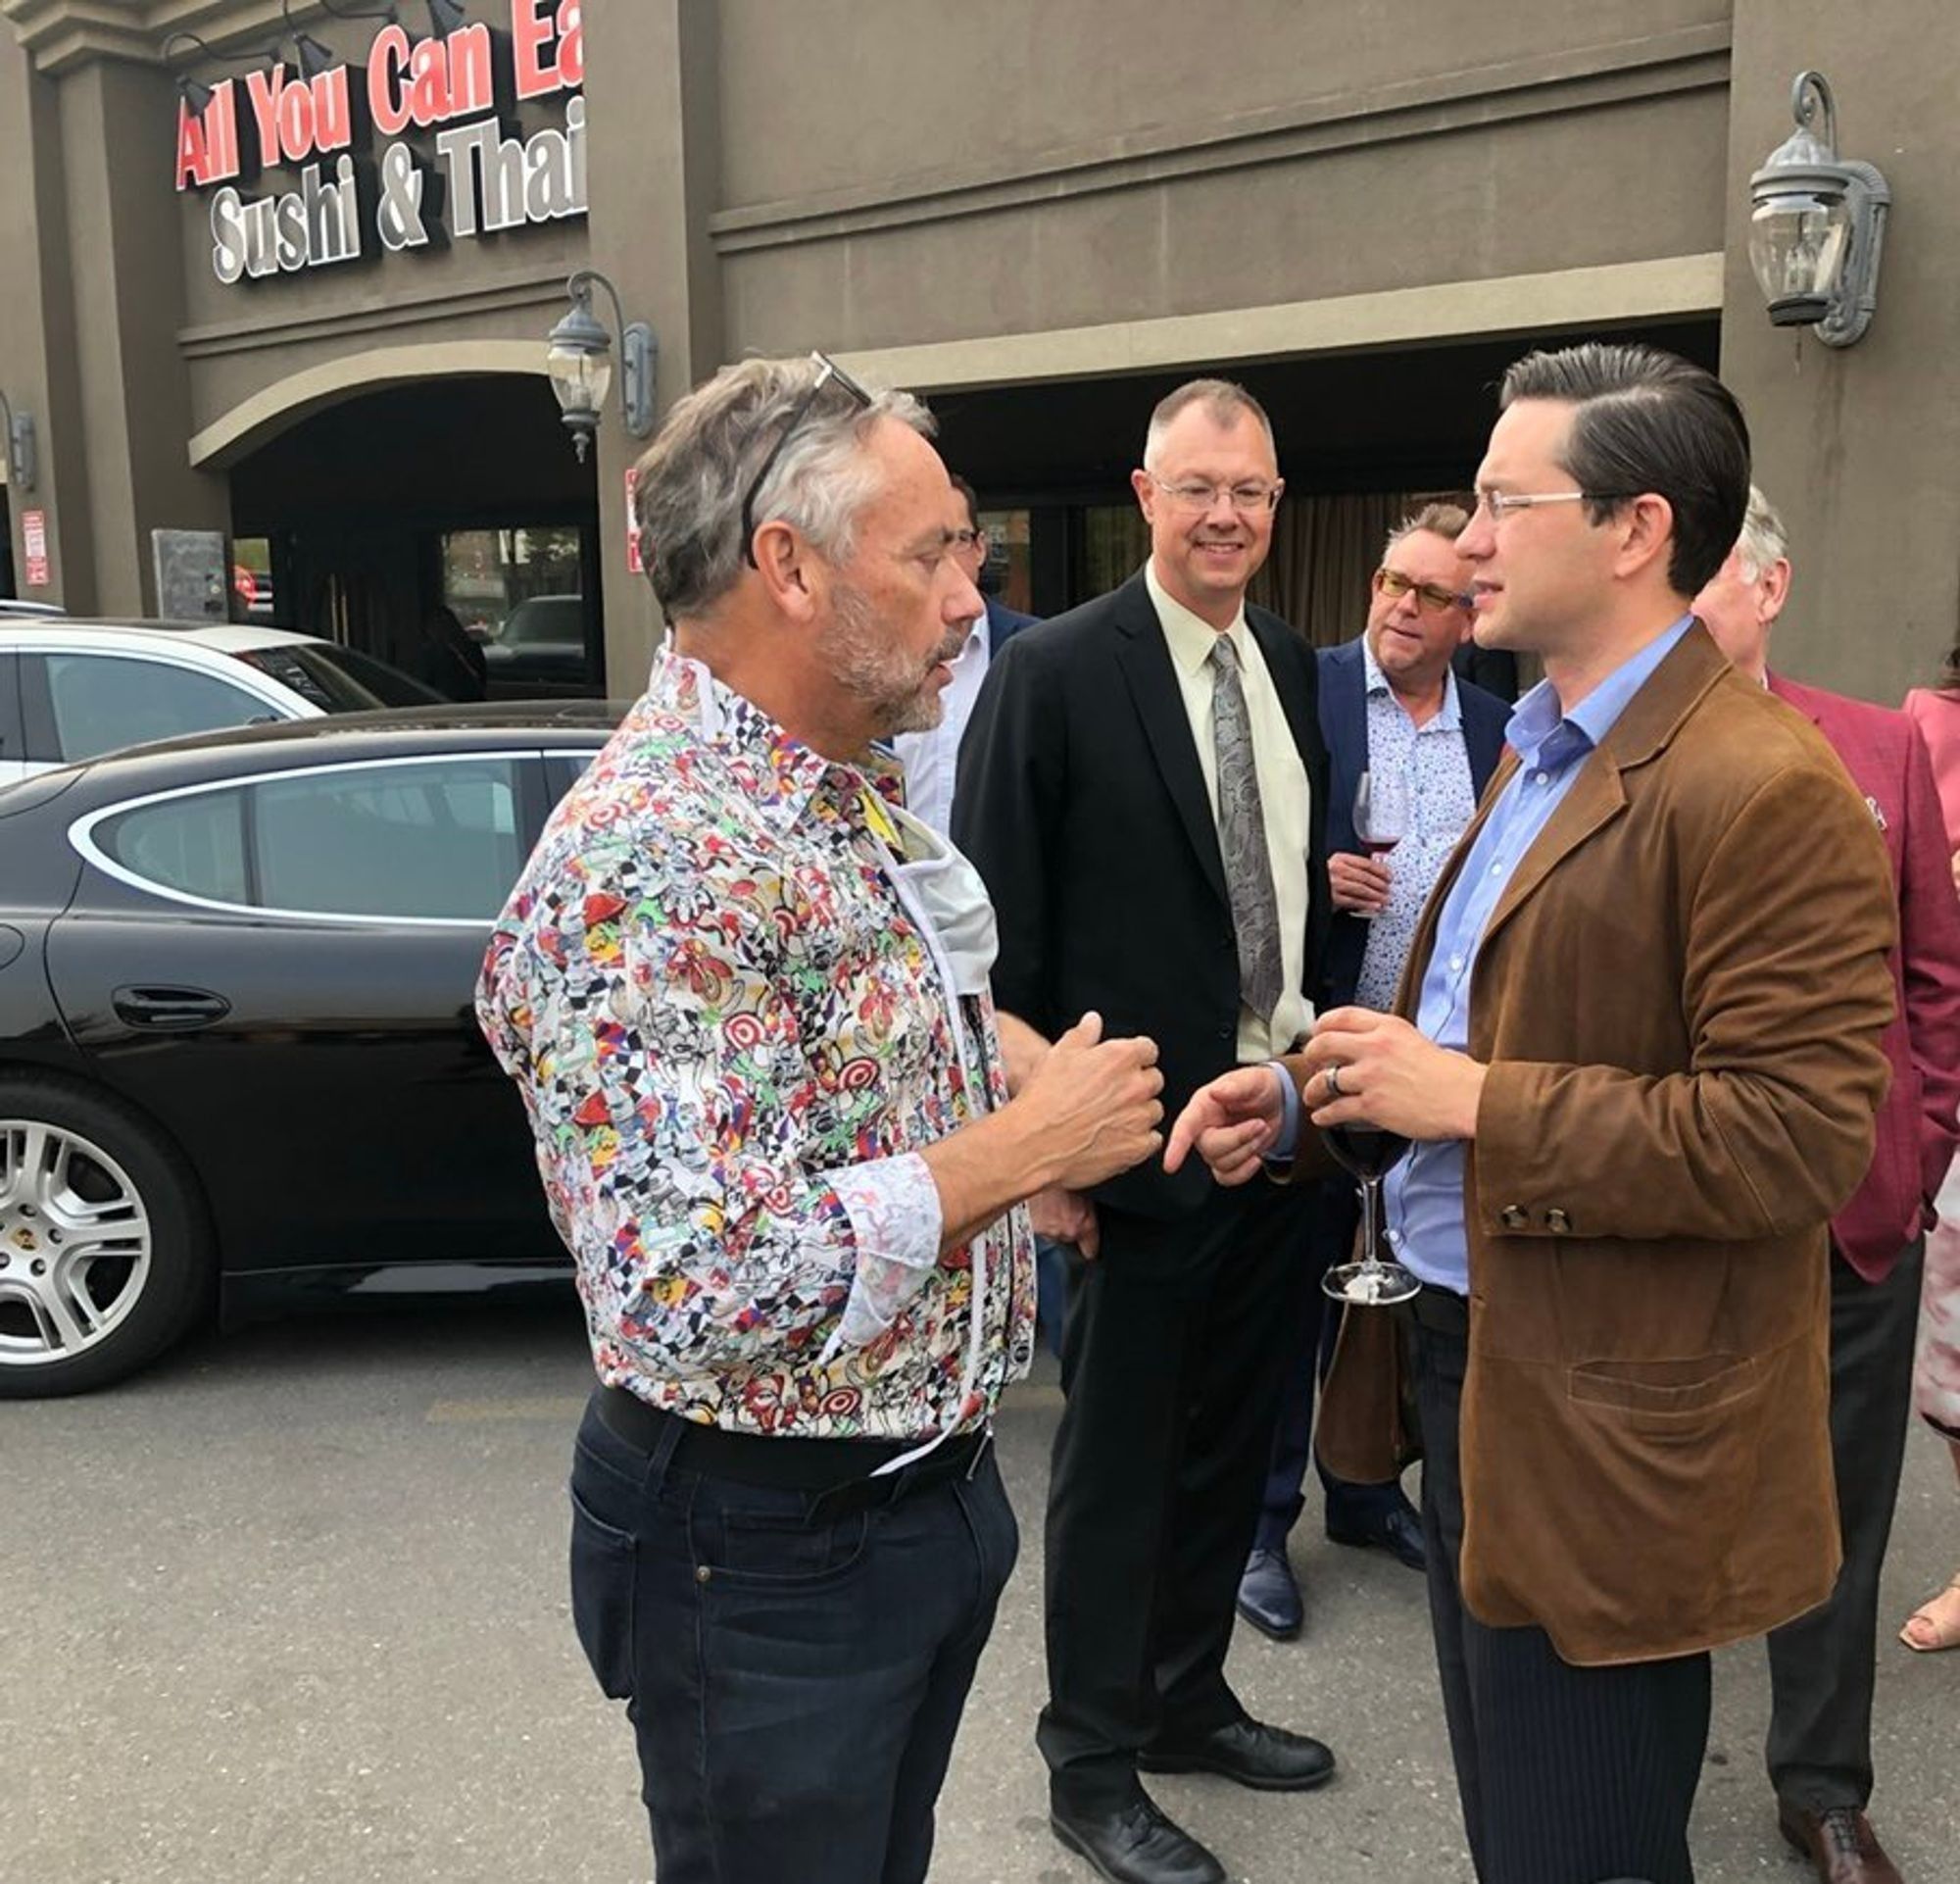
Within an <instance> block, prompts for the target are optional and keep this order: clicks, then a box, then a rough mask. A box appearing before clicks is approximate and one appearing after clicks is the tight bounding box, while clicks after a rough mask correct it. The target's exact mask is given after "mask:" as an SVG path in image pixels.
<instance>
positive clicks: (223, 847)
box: [95, 791, 249, 903]
mask: <svg viewBox="0 0 1960 1884" xmlns="http://www.w3.org/2000/svg"><path fill="white" fill-rule="evenodd" d="M243 796H244V794H243V793H241V792H237V791H221V792H195V793H190V794H186V795H185V796H183V797H181V798H167V799H164V800H162V801H161V802H159V803H157V804H154V805H141V806H138V807H137V808H136V809H135V810H134V811H127V812H123V814H122V815H121V816H120V817H117V818H107V819H105V820H104V821H103V822H102V823H101V824H100V825H98V826H97V827H96V832H95V841H96V843H97V844H98V845H100V846H101V848H102V850H103V851H104V853H105V854H107V855H108V856H110V857H112V858H114V859H115V860H116V862H117V863H119V864H121V865H122V866H123V868H124V869H126V870H128V871H129V872H130V873H131V874H132V875H135V876H140V877H141V878H142V879H143V880H144V881H145V882H146V883H157V884H161V885H162V886H163V887H164V888H165V889H172V890H181V891H183V892H184V893H185V894H186V895H188V896H203V897H209V898H210V899H211V900H212V901H213V902H215V903H243V902H245V901H246V900H247V897H248V893H249V891H248V884H247V881H246V874H245V829H244V820H243V817H242V800H243Z"/></svg>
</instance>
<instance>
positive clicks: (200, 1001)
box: [109, 986, 231, 1033]
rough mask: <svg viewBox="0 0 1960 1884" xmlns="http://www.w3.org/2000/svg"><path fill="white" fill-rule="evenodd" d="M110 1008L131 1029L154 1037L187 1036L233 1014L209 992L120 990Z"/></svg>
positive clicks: (227, 1003)
mask: <svg viewBox="0 0 1960 1884" xmlns="http://www.w3.org/2000/svg"><path fill="white" fill-rule="evenodd" d="M109 1004H110V1006H111V1007H113V1008H114V1009H115V1010H116V1013H117V1016H118V1017H119V1018H121V1019H122V1020H123V1021H125V1022H127V1024H128V1025H130V1026H132V1027H143V1028H146V1029H147V1030H148V1031H149V1032H151V1033H187V1032H189V1031H190V1030H191V1029H192V1028H193V1027H208V1026H210V1025H211V1024H212V1022H213V1021H215V1020H222V1019H223V1018H224V1016H226V1015H227V1014H229V1013H230V1012H231V1003H230V1002H228V1001H227V1000H225V998H224V997H223V996H222V995H221V994H213V993H212V992H211V991H210V990H209V989H208V988H162V987H155V986H145V987H139V988H118V989H117V990H116V992H115V993H114V994H112V995H111V996H110V997H109Z"/></svg>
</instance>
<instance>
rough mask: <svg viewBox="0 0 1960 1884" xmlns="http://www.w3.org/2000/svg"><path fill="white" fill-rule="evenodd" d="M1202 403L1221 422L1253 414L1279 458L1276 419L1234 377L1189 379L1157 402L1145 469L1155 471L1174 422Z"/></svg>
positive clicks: (1146, 441) (1146, 440)
mask: <svg viewBox="0 0 1960 1884" xmlns="http://www.w3.org/2000/svg"><path fill="white" fill-rule="evenodd" d="M1197 405H1202V406H1203V408H1204V410H1205V412H1206V413H1207V414H1208V415H1209V417H1210V418H1211V419H1213V420H1215V421H1217V423H1219V424H1221V425H1230V424H1232V423H1234V422H1235V421H1237V420H1238V418H1239V415H1240V414H1241V413H1250V414H1251V415H1252V417H1253V418H1254V419H1256V420H1257V421H1259V429H1260V430H1261V431H1263V432H1264V433H1265V434H1266V444H1267V445H1268V446H1269V447H1270V448H1271V450H1272V454H1273V458H1274V461H1275V462H1277V461H1278V459H1279V445H1278V443H1277V442H1276V441H1275V439H1274V437H1273V421H1271V420H1270V419H1268V418H1267V417H1266V409H1265V407H1263V406H1262V405H1260V404H1259V402H1258V401H1257V400H1256V399H1254V398H1253V397H1252V395H1251V394H1250V393H1249V392H1248V391H1247V390H1246V388H1245V387H1244V386H1242V385H1240V384H1239V383H1238V381H1237V380H1234V379H1187V380H1186V381H1185V382H1184V384H1183V385H1181V386H1179V387H1177V388H1176V389H1175V390H1174V391H1171V392H1167V393H1165V394H1164V396H1163V397H1162V398H1161V399H1159V400H1158V401H1157V405H1156V410H1155V411H1154V412H1153V413H1152V414H1151V423H1150V429H1149V430H1148V431H1147V432H1145V434H1144V469H1145V470H1146V471H1154V470H1155V469H1156V465H1157V453H1158V452H1159V450H1160V449H1161V448H1162V446H1163V436H1164V433H1165V432H1167V431H1168V430H1169V429H1170V427H1171V421H1173V420H1175V419H1176V418H1177V416H1178V414H1179V413H1181V412H1183V411H1184V409H1185V408H1186V407H1187V406H1197Z"/></svg>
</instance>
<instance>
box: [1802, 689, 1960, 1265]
mask: <svg viewBox="0 0 1960 1884" xmlns="http://www.w3.org/2000/svg"><path fill="white" fill-rule="evenodd" d="M1770 691H1771V692H1772V693H1774V694H1776V695H1777V696H1778V697H1779V698H1780V699H1783V700H1786V701H1788V702H1789V704H1790V705H1791V706H1792V707H1794V708H1795V709H1796V710H1797V712H1798V713H1800V714H1803V715H1804V716H1806V717H1807V718H1808V719H1812V720H1814V721H1815V722H1816V724H1817V729H1818V730H1819V731H1820V732H1821V733H1823V735H1824V737H1825V738H1826V739H1827V740H1829V741H1830V742H1831V745H1832V748H1833V749H1834V750H1835V751H1836V752H1837V754H1838V758H1839V759H1841V760H1842V761H1843V762H1844V769H1845V770H1846V771H1848V772H1849V773H1850V774H1851V782H1852V783H1853V784H1854V785H1856V786H1857V788H1858V790H1859V791H1860V792H1861V793H1862V794H1863V795H1864V800H1865V803H1866V804H1867V805H1868V806H1870V807H1871V811H1872V817H1873V819H1874V821H1875V822H1876V823H1877V824H1878V826H1879V830H1880V833H1881V835H1882V836H1883V837H1884V838H1885V840H1886V852H1887V855H1888V856H1889V857H1890V859H1891V865H1892V882H1893V884H1894V885H1895V886H1896V888H1897V891H1898V916H1899V941H1898V947H1897V948H1896V949H1894V950H1893V951H1892V955H1891V971H1892V983H1893V986H1894V988H1895V989H1896V991H1897V996H1898V1012H1897V1013H1896V1014H1895V1015H1894V1016H1892V1023H1891V1025H1890V1026H1888V1027H1887V1029H1886V1033H1885V1040H1884V1043H1883V1044H1884V1046H1885V1050H1886V1058H1887V1060H1889V1061H1890V1062H1891V1068H1892V1083H1891V1087H1890V1090H1889V1091H1888V1092H1887V1094H1886V1102H1885V1104H1884V1106H1883V1107H1881V1108H1880V1111H1879V1121H1878V1124H1879V1130H1878V1143H1877V1147H1876V1149H1875V1150H1874V1152H1873V1155H1872V1168H1871V1169H1870V1170H1869V1171H1868V1172H1867V1173H1866V1174H1865V1181H1864V1182H1863V1183H1862V1184H1861V1185H1859V1187H1858V1189H1857V1191H1856V1193H1855V1194H1854V1195H1853V1196H1852V1198H1851V1201H1850V1202H1849V1203H1848V1204H1846V1205H1845V1206H1844V1208H1843V1209H1842V1210H1841V1211H1839V1212H1838V1215H1836V1216H1835V1217H1834V1218H1832V1221H1831V1236H1832V1240H1833V1241H1834V1242H1835V1243H1836V1244H1837V1246H1838V1250H1839V1251H1840V1252H1841V1253H1842V1254H1843V1257H1844V1260H1845V1261H1846V1262H1847V1263H1849V1264H1851V1266H1852V1267H1853V1268H1854V1269H1856V1270H1857V1271H1858V1273H1859V1274H1860V1275H1862V1276H1863V1277H1864V1278H1865V1280H1866V1281H1867V1282H1881V1281H1883V1280H1884V1279H1885V1278H1886V1276H1887V1274H1888V1273H1889V1272H1890V1269H1891V1266H1892V1264H1894V1263H1895V1262H1897V1260H1898V1256H1899V1252H1900V1251H1901V1250H1902V1249H1904V1247H1905V1246H1906V1245H1907V1244H1908V1243H1910V1242H1911V1241H1912V1240H1913V1238H1914V1237H1916V1236H1917V1235H1919V1233H1920V1232H1921V1231H1922V1230H1924V1229H1927V1228H1929V1227H1931V1225H1932V1223H1933V1221H1934V1216H1933V1199H1934V1196H1935V1194H1936V1192H1937V1191H1938V1189H1939V1185H1940V1180H1941V1179H1942V1178H1943V1177H1944V1176H1945V1175H1946V1167H1947V1165H1949V1164H1950V1163H1951V1162H1952V1159H1953V1150H1954V1146H1955V1144H1956V1143H1960V1122H1956V1114H1960V897H1956V896H1955V894H1954V889H1953V867H1952V863H1951V861H1950V858H1949V855H1948V851H1947V844H1946V823H1945V819H1944V818H1943V817H1942V816H1941V814H1940V809H1939V792H1938V789H1937V787H1936V785H1935V783H1934V779H1933V764H1932V761H1931V760H1930V759H1929V758H1928V756H1927V751H1926V742H1925V740H1924V739H1923V738H1922V737H1921V736H1920V733H1919V729H1918V728H1917V727H1916V726H1915V725H1914V724H1913V723H1912V721H1911V720H1910V719H1907V718H1906V717H1905V715H1904V714H1902V713H1893V712H1892V711H1891V710H1890V709H1889V708H1887V707H1875V706H1872V705H1871V704H1869V703H1868V702H1866V701H1863V700H1848V699H1846V698H1845V697H1844V695H1842V694H1840V693H1826V692H1825V691H1824V690H1823V689H1822V688H1820V687H1804V686H1799V685H1798V684H1797V683H1796V682H1795V681H1794V680H1786V679H1785V678H1784V677H1783V675H1782V674H1780V673H1773V674H1771V675H1770Z"/></svg>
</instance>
